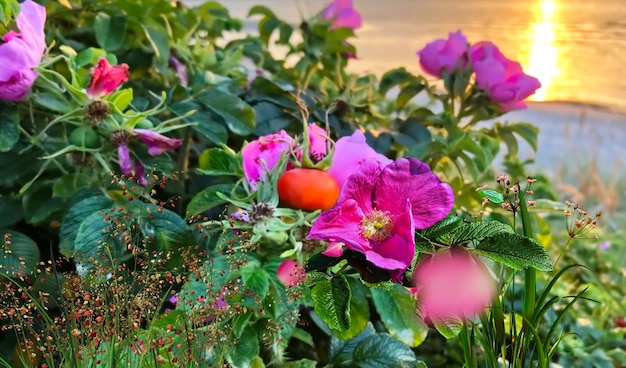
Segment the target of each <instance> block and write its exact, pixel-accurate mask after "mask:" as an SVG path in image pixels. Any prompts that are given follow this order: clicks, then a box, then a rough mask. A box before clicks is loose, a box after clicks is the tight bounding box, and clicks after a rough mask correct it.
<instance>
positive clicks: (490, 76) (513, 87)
mask: <svg viewBox="0 0 626 368" xmlns="http://www.w3.org/2000/svg"><path fill="white" fill-rule="evenodd" d="M470 59H471V61H472V67H473V69H474V74H475V76H476V84H477V85H478V86H479V87H480V88H481V89H482V90H484V91H485V92H486V93H487V94H488V95H489V96H490V97H491V98H492V99H493V101H494V102H496V103H498V104H500V109H501V110H502V112H507V111H512V110H518V109H524V108H526V107H527V105H526V103H525V102H524V100H525V99H526V98H528V97H529V96H530V95H532V94H533V93H535V91H536V90H538V89H539V88H541V83H540V82H539V80H538V79H537V78H535V77H532V76H529V75H527V74H525V73H524V71H523V70H522V66H521V65H520V63H518V62H516V61H512V60H509V59H508V58H507V57H506V56H504V55H503V54H502V52H501V51H500V50H499V49H498V47H497V46H496V45H494V44H493V43H492V42H488V41H483V42H479V43H477V44H474V45H473V46H472V47H471V49H470Z"/></svg>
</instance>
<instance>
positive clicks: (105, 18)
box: [93, 13, 128, 51]
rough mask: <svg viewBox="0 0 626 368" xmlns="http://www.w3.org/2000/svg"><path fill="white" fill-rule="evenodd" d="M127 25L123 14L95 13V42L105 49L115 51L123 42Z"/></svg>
mask: <svg viewBox="0 0 626 368" xmlns="http://www.w3.org/2000/svg"><path fill="white" fill-rule="evenodd" d="M127 26H128V23H127V17H126V15H125V14H124V15H114V16H111V15H109V14H107V13H98V14H96V18H95V19H94V22H93V29H94V33H95V34H96V42H98V45H99V46H100V47H102V48H103V49H105V50H106V51H116V50H117V49H119V48H120V47H121V46H122V45H123V44H124V39H125V38H126V27H127Z"/></svg>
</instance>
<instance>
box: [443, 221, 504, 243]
mask: <svg viewBox="0 0 626 368" xmlns="http://www.w3.org/2000/svg"><path fill="white" fill-rule="evenodd" d="M506 233H509V234H512V233H514V230H513V228H512V227H511V226H509V225H507V224H503V223H501V222H500V221H472V222H465V223H463V226H461V227H459V228H457V229H455V230H454V231H451V232H450V233H449V234H448V244H449V245H460V244H466V243H468V242H470V241H473V240H480V239H485V238H490V237H494V236H497V235H500V234H506Z"/></svg>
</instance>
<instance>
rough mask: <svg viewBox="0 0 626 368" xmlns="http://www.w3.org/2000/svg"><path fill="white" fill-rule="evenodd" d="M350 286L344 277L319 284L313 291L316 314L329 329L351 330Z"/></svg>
mask: <svg viewBox="0 0 626 368" xmlns="http://www.w3.org/2000/svg"><path fill="white" fill-rule="evenodd" d="M351 297H352V294H351V292H350V285H349V284H348V281H347V280H346V277H345V276H344V275H335V276H334V277H333V278H332V279H330V280H322V281H320V282H318V283H317V284H316V285H315V286H314V287H313V289H312V290H311V299H313V307H314V308H315V313H317V314H318V315H319V316H320V318H322V320H323V321H324V322H326V324H327V325H328V327H330V328H332V329H334V330H338V331H345V330H347V329H349V328H350V300H351Z"/></svg>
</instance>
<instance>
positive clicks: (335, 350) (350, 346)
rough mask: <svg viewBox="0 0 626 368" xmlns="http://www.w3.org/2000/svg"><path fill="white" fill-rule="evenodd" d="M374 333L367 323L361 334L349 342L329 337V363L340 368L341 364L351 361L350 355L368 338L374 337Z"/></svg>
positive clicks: (370, 325)
mask: <svg viewBox="0 0 626 368" xmlns="http://www.w3.org/2000/svg"><path fill="white" fill-rule="evenodd" d="M375 333H376V331H375V330H374V327H373V326H372V324H371V323H368V324H367V326H366V327H365V329H364V330H363V332H361V333H360V334H359V335H358V336H356V337H354V338H352V339H350V340H340V339H338V338H336V337H335V336H331V337H330V347H329V349H328V357H329V359H330V363H332V364H333V365H337V366H341V365H342V364H341V363H344V362H347V361H349V360H350V359H352V354H353V352H354V349H355V348H356V346H357V345H358V344H359V343H360V342H361V341H363V340H364V339H365V338H367V337H369V336H374V334H375Z"/></svg>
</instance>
